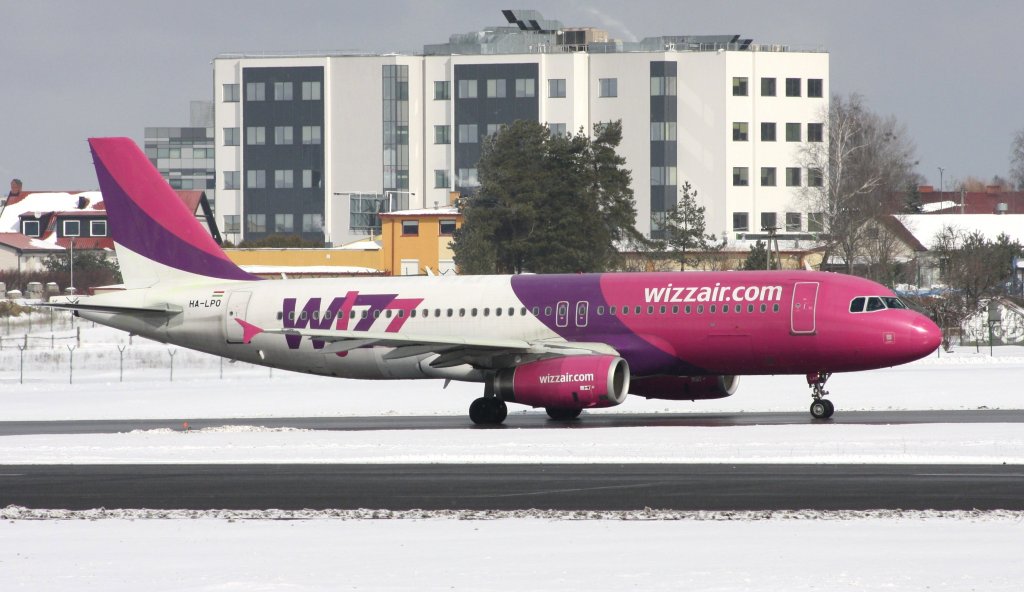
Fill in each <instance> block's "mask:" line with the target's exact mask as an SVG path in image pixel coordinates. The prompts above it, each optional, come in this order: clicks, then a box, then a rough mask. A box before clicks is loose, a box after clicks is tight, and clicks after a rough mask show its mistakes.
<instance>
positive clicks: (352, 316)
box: [348, 310, 356, 319]
mask: <svg viewBox="0 0 1024 592" xmlns="http://www.w3.org/2000/svg"><path fill="white" fill-rule="evenodd" d="M348 318H350V319H354V318H356V311H354V310H350V311H349V312H348Z"/></svg>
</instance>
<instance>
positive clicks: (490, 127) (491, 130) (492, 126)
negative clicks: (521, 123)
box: [487, 123, 505, 136]
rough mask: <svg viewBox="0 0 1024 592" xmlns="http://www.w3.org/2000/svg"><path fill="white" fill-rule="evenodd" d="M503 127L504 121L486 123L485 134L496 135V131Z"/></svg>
mask: <svg viewBox="0 0 1024 592" xmlns="http://www.w3.org/2000/svg"><path fill="white" fill-rule="evenodd" d="M503 127H505V124H504V123H488V124H487V135H488V136H493V135H496V134H497V133H498V132H500V131H501V129H502V128H503Z"/></svg>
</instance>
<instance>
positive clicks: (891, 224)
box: [876, 216, 928, 251]
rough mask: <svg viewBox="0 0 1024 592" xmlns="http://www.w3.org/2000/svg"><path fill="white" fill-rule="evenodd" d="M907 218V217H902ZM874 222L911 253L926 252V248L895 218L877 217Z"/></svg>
mask: <svg viewBox="0 0 1024 592" xmlns="http://www.w3.org/2000/svg"><path fill="white" fill-rule="evenodd" d="M904 217H908V216H904ZM876 221H877V222H878V223H879V224H881V225H882V226H884V227H885V229H886V230H888V231H889V232H891V233H892V234H893V235H894V236H896V238H898V239H899V240H900V241H901V242H902V243H903V244H905V245H907V247H908V248H910V249H911V250H913V251H927V250H928V247H926V246H924V243H922V242H921V240H920V239H919V238H918V237H917V236H916V235H914V233H913V232H911V231H910V230H909V229H908V228H907V227H906V226H904V225H903V223H902V222H900V220H899V218H897V217H895V216H879V217H878V218H877V219H876Z"/></svg>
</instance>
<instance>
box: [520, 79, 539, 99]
mask: <svg viewBox="0 0 1024 592" xmlns="http://www.w3.org/2000/svg"><path fill="white" fill-rule="evenodd" d="M535 96H537V81H536V80H534V79H533V78H516V97H517V98H520V99H527V98H532V97H535Z"/></svg>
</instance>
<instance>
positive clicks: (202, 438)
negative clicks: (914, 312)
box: [0, 322, 1024, 591]
mask: <svg viewBox="0 0 1024 592" xmlns="http://www.w3.org/2000/svg"><path fill="white" fill-rule="evenodd" d="M39 326H40V323H39V322H37V323H36V327H37V328H38V327H39ZM45 329H46V331H45V332H37V333H36V334H35V339H30V349H28V350H25V352H24V353H22V352H21V351H19V350H18V349H17V348H16V347H14V344H15V343H16V341H15V338H16V337H17V335H5V336H4V339H3V341H2V342H0V345H3V349H0V421H2V420H51V419H87V418H91V419H104V418H172V419H180V420H194V419H199V418H206V417H288V416H336V415H424V414H428V415H430V414H438V415H459V416H463V415H464V414H465V413H466V408H467V406H468V404H469V402H470V401H471V400H472V399H473V398H474V397H476V396H478V393H479V390H480V389H479V386H478V385H466V384H458V383H453V384H452V385H451V386H450V387H449V388H448V389H447V390H441V383H440V382H434V381H421V382H359V381H348V380H338V379H324V378H317V377H310V376H300V375H293V374H287V373H284V372H270V371H268V370H267V369H265V368H258V367H252V366H247V365H243V364H224V365H223V369H222V367H221V364H220V361H219V360H218V359H217V358H212V357H209V356H204V355H201V354H196V353H193V352H188V351H185V350H176V349H172V351H175V355H174V357H173V360H174V374H173V382H172V381H171V371H170V370H171V368H170V362H171V356H170V354H169V353H168V349H167V347H166V346H163V345H160V344H153V343H147V342H144V341H142V340H135V342H134V343H132V344H131V345H128V344H127V336H125V335H124V334H120V333H117V332H113V331H109V330H105V329H93V328H91V327H88V328H87V329H85V330H84V331H83V332H82V343H81V346H80V347H79V348H77V349H76V350H75V352H74V366H73V367H70V368H69V364H70V356H71V354H70V352H69V351H68V350H67V348H66V346H67V345H69V344H70V345H76V344H77V342H72V341H69V340H63V341H61V340H59V337H66V336H70V335H71V333H70V332H69V329H66V328H65V329H60V330H58V331H57V333H59V334H60V335H59V336H58V334H57V333H55V337H54V345H55V347H54V349H52V350H51V349H48V345H47V344H46V338H47V337H48V335H49V332H48V327H46V328H45ZM118 344H120V345H121V347H125V348H126V349H125V351H124V360H125V366H124V382H119V374H120V373H119V363H118V362H119V352H118V349H117V345H118ZM39 348H45V349H39ZM61 348H63V349H61ZM995 353H996V356H994V357H990V356H988V352H987V350H986V349H984V348H983V349H982V350H981V352H980V353H979V352H975V350H974V348H957V351H956V352H954V353H953V354H952V355H950V354H946V353H943V354H942V356H941V357H939V356H936V357H931V358H927V359H924V360H921V361H918V362H916V363H914V364H910V365H907V366H903V367H899V368H892V369H887V370H879V371H875V372H866V373H856V374H850V375H837V376H834V377H833V378H832V380H831V381H830V383H829V389H830V390H831V391H832V396H831V399H832V400H833V401H834V402H835V403H836V405H837V407H838V409H839V411H838V413H842V412H843V411H844V410H853V409H859V410H896V409H978V408H995V409H1021V408H1024V390H1022V389H1021V388H1020V382H1021V379H1022V378H1024V351H1021V350H1020V348H997V349H996V352H995ZM22 355H24V358H22V357H21V356H22ZM22 360H24V366H22V365H21V362H22ZM222 373H223V378H221V376H222ZM69 379H70V380H72V381H73V383H70V384H69ZM21 380H24V383H21ZM808 395H809V391H808V389H807V387H806V385H805V384H804V383H803V379H802V378H801V377H750V378H744V379H743V381H742V382H741V385H740V390H739V392H738V394H737V395H736V396H734V397H731V398H728V399H723V400H720V401H704V402H700V401H699V402H695V403H691V402H666V401H643V400H634V398H630V400H628V401H627V402H626V403H625V404H624V405H622V406H620V407H617V408H615V409H613V410H610V412H614V413H623V412H626V413H629V412H657V413H682V412H686V413H694V412H701V411H706V412H711V413H723V412H724V413H732V412H741V411H781V410H787V411H790V410H801V411H803V410H805V409H806V407H807V405H808V403H809V401H808V399H809V396H808ZM514 413H537V412H535V411H518V412H514ZM513 419H514V415H513ZM584 421H585V419H584ZM468 425H469V424H468V422H467V426H468ZM566 450H572V451H574V452H573V453H572V454H568V453H566V452H565V451H566ZM808 451H812V452H811V453H810V454H809V452H808ZM172 461H173V462H182V461H188V462H202V463H222V462H314V463H316V462H375V463H377V462H382V463H387V462H896V463H899V462H943V463H945V462H955V463H975V464H989V463H992V464H994V463H1003V462H1006V463H1008V464H1024V429H1021V428H1020V425H1019V424H950V425H893V426H859V425H838V424H815V425H797V426H732V427H714V428H691V427H662V428H654V427H637V428H601V429H588V430H573V429H565V430H517V429H501V430H474V429H459V430H425V431H401V430H396V431H367V432H310V431H302V430H264V429H253V428H245V427H235V428H220V429H212V430H202V431H198V432H192V433H188V434H183V433H178V432H173V431H165V430H156V431H148V432H133V433H128V434H109V435H82V436H6V437H0V464H32V463H51V462H56V463H67V462H79V463H99V462H104V463H105V462H144V463H159V462H172ZM157 518H163V519H157ZM259 518H262V519H259ZM382 518H400V519H389V520H385V519H382ZM0 520H2V522H0V581H2V582H3V589H26V590H65V589H77V590H83V589H84V590H140V589H145V590H179V589H189V590H278V589H289V590H336V589H359V590H440V589H445V590H448V589H456V590H525V589H532V590H542V589H549V590H560V591H565V590H622V589H645V590H669V589H671V590H678V589H693V590H877V589H886V590H896V591H901V590H923V589H929V590H972V589H973V590H1019V589H1020V582H1021V581H1024V564H1022V563H1021V562H1020V561H1019V555H1020V551H1021V550H1022V547H1021V541H1024V513H1019V512H990V513H977V512H972V513H946V514H940V513H921V512H912V513H900V512H875V513H818V512H799V513H770V514H765V513H698V514H683V513H671V512H667V513H666V512H649V513H633V514H628V515H619V514H603V515H593V514H589V513H583V514H581V513H543V512H542V513H514V514H502V513H478V512H477V513H472V512H467V513H421V514H416V513H404V514H396V513H388V512H381V513H376V514H372V515H371V514H367V513H362V514H360V513H340V514H339V513H315V512H308V513H274V512H271V513H269V514H268V513H260V514H252V515H248V516H246V515H245V514H244V513H242V514H238V513H235V514H226V513H216V512H211V513H166V512H146V511H141V512H139V511H135V512H130V511H129V512H125V511H107V512H102V511H95V512H84V513H67V512H33V511H29V510H24V509H19V508H7V509H6V510H0Z"/></svg>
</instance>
